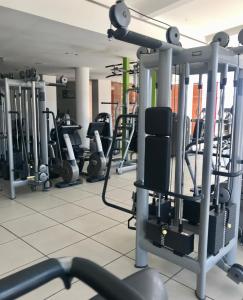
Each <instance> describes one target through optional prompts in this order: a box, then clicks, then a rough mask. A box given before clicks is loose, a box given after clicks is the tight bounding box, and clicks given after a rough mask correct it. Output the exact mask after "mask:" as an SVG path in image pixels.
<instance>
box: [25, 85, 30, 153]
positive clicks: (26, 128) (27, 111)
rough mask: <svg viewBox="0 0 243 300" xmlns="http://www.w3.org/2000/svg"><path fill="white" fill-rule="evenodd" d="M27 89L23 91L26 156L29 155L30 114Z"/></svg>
mask: <svg viewBox="0 0 243 300" xmlns="http://www.w3.org/2000/svg"><path fill="white" fill-rule="evenodd" d="M28 96H29V94H28V90H27V89H25V91H24V100H25V130H26V148H27V153H28V157H29V155H30V119H29V118H30V116H29V98H28Z"/></svg>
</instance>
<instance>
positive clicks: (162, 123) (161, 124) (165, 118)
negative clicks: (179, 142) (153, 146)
mask: <svg viewBox="0 0 243 300" xmlns="http://www.w3.org/2000/svg"><path fill="white" fill-rule="evenodd" d="M145 132H146V133H147V134H150V135H159V136H171V134H172V111H171V108H169V107H150V108H147V109H146V112H145Z"/></svg>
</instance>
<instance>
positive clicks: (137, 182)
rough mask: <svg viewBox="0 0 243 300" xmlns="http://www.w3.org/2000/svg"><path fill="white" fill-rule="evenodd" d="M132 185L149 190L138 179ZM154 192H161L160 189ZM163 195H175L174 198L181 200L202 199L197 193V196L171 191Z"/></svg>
mask: <svg viewBox="0 0 243 300" xmlns="http://www.w3.org/2000/svg"><path fill="white" fill-rule="evenodd" d="M134 185H135V186H136V187H138V188H140V189H144V190H149V188H147V187H146V186H145V185H144V184H143V183H142V182H140V181H135V182H134ZM153 192H155V193H158V194H161V192H160V191H153ZM165 196H172V197H175V198H179V199H183V200H189V201H198V200H201V199H202V196H201V195H199V196H193V197H191V196H187V195H183V194H177V193H173V192H170V191H168V192H166V193H165Z"/></svg>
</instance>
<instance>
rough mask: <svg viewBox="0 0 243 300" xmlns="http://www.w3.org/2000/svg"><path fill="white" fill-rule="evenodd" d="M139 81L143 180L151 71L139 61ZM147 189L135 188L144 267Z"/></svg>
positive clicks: (138, 246) (140, 258)
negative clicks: (146, 114)
mask: <svg viewBox="0 0 243 300" xmlns="http://www.w3.org/2000/svg"><path fill="white" fill-rule="evenodd" d="M139 77H140V81H139V89H140V93H139V112H138V163H137V180H139V181H142V182H143V180H144V157H145V136H146V134H145V110H146V108H147V107H149V106H150V105H151V83H152V82H151V72H150V70H148V69H145V68H144V66H143V64H142V62H140V74H139ZM148 197H149V195H148V191H147V190H144V189H141V188H137V218H136V267H139V268H141V267H146V266H147V264H148V253H147V251H146V250H144V249H143V248H142V247H141V244H140V241H141V240H143V239H144V238H145V228H144V224H145V222H146V221H147V219H148Z"/></svg>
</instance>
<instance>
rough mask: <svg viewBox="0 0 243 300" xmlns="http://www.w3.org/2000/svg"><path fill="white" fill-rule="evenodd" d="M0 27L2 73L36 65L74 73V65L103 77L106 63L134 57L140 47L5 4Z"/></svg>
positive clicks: (46, 70) (43, 70)
mask: <svg viewBox="0 0 243 300" xmlns="http://www.w3.org/2000/svg"><path fill="white" fill-rule="evenodd" d="M13 20H14V22H13ZM16 24H18V25H17V26H16ZM0 28H1V30H0V57H3V62H0V73H2V72H6V71H19V70H22V69H25V68H28V67H35V68H36V69H37V70H38V71H39V72H40V73H48V74H56V73H57V74H59V75H60V74H65V75H69V76H72V75H73V74H74V71H73V68H74V67H78V66H89V67H90V68H91V74H92V77H94V78H95V77H97V76H98V77H99V76H102V77H103V76H105V75H106V73H107V74H108V71H107V70H105V65H108V64H114V63H120V62H121V58H122V57H123V56H127V55H129V56H130V57H131V58H133V57H135V53H136V49H137V47H136V46H132V45H126V47H124V43H122V42H119V41H115V40H113V41H112V42H109V41H108V39H107V37H106V36H105V35H102V34H99V33H95V32H92V31H88V30H83V29H81V28H78V27H73V26H69V25H66V24H63V23H59V22H55V21H51V20H48V19H44V18H41V17H37V16H34V15H30V14H26V13H22V12H18V11H15V10H11V9H8V8H3V7H0ZM105 72H106V73H105Z"/></svg>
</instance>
